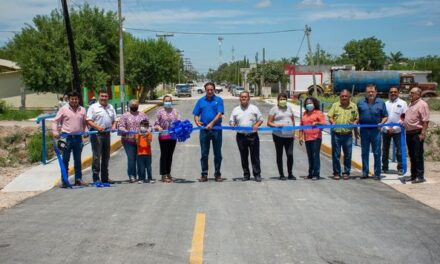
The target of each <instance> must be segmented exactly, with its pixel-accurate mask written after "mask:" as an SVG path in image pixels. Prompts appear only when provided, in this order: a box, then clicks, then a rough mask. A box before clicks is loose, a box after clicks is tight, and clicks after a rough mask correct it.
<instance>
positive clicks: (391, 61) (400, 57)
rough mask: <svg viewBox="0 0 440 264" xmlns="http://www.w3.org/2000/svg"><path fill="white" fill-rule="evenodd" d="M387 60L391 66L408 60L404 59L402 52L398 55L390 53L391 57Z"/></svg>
mask: <svg viewBox="0 0 440 264" xmlns="http://www.w3.org/2000/svg"><path fill="white" fill-rule="evenodd" d="M387 59H388V63H389V64H398V63H400V62H403V61H405V60H406V58H404V57H403V54H402V52H400V51H398V52H396V53H393V52H390V56H388V58H387Z"/></svg>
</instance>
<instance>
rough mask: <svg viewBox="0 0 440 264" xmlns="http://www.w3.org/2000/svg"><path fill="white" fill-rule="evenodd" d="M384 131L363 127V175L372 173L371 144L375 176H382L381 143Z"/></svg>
mask: <svg viewBox="0 0 440 264" xmlns="http://www.w3.org/2000/svg"><path fill="white" fill-rule="evenodd" d="M381 136H382V133H381V131H380V130H379V129H377V128H361V148H362V176H368V175H369V174H370V145H371V147H372V148H373V156H374V176H375V177H380V154H381V153H380V149H381V148H380V144H381V139H382V137H381Z"/></svg>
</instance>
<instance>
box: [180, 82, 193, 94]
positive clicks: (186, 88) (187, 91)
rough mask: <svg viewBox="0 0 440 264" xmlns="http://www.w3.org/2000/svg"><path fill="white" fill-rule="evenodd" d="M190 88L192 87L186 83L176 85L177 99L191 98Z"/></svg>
mask: <svg viewBox="0 0 440 264" xmlns="http://www.w3.org/2000/svg"><path fill="white" fill-rule="evenodd" d="M191 88H192V86H191V85H189V84H187V83H185V84H177V85H176V92H177V97H182V96H187V97H191Z"/></svg>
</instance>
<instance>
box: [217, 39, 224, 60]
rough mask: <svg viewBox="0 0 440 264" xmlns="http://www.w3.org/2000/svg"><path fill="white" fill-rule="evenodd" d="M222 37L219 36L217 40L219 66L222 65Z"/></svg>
mask: <svg viewBox="0 0 440 264" xmlns="http://www.w3.org/2000/svg"><path fill="white" fill-rule="evenodd" d="M223 39H224V38H223V37H222V36H219V37H218V38H217V40H218V58H219V63H218V65H219V66H220V65H221V64H222V63H223V51H222V44H223Z"/></svg>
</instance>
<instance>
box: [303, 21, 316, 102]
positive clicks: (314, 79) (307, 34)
mask: <svg viewBox="0 0 440 264" xmlns="http://www.w3.org/2000/svg"><path fill="white" fill-rule="evenodd" d="M310 32H312V29H311V28H310V27H309V26H307V25H306V27H305V29H304V34H306V37H307V46H308V48H309V56H310V58H311V62H312V77H313V96H315V97H316V96H317V95H318V89H317V87H316V77H315V62H314V60H313V52H312V47H311V45H310Z"/></svg>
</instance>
